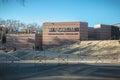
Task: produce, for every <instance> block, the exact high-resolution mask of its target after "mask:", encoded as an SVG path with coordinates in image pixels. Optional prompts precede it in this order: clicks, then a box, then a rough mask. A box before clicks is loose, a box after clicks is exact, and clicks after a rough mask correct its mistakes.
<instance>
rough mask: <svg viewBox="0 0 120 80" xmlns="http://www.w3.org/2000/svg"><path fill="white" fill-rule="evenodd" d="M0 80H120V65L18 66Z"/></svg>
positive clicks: (0, 77)
mask: <svg viewBox="0 0 120 80" xmlns="http://www.w3.org/2000/svg"><path fill="white" fill-rule="evenodd" d="M2 70H3V69H2ZM5 70H7V69H5ZM4 72H5V71H4ZM0 80H120V64H102V63H101V64H60V65H56V64H46V65H39V66H35V67H17V66H16V68H15V67H14V68H13V69H11V67H9V71H8V72H6V73H4V74H2V75H1V76H0Z"/></svg>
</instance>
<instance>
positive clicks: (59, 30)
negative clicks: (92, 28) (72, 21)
mask: <svg viewBox="0 0 120 80" xmlns="http://www.w3.org/2000/svg"><path fill="white" fill-rule="evenodd" d="M79 31H80V29H79V28H49V32H79Z"/></svg>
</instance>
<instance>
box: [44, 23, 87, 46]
mask: <svg viewBox="0 0 120 80" xmlns="http://www.w3.org/2000/svg"><path fill="white" fill-rule="evenodd" d="M42 29H43V34H42V35H43V39H42V43H43V46H44V47H46V46H47V47H53V46H57V45H63V44H69V43H71V42H73V41H75V40H88V23H87V22H55V23H54V22H53V23H44V24H43V28H42Z"/></svg>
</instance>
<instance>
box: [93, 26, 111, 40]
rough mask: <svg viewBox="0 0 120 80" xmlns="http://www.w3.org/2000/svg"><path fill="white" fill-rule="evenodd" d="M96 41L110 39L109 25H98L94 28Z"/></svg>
mask: <svg viewBox="0 0 120 80" xmlns="http://www.w3.org/2000/svg"><path fill="white" fill-rule="evenodd" d="M94 29H95V35H96V39H97V40H109V39H111V25H105V24H98V25H95V26H94Z"/></svg>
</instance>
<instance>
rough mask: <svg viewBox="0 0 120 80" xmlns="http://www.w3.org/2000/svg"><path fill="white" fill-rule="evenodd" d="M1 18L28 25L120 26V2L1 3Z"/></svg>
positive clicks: (49, 0) (30, 0)
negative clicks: (58, 23)
mask: <svg viewBox="0 0 120 80" xmlns="http://www.w3.org/2000/svg"><path fill="white" fill-rule="evenodd" d="M0 18H2V19H15V20H20V21H21V22H25V23H33V22H37V23H38V24H40V25H42V23H44V22H72V21H73V22H80V21H81V22H88V24H89V26H90V27H92V26H93V25H94V24H99V23H102V24H115V23H120V0H25V6H22V5H21V4H20V3H18V2H17V1H15V0H8V2H7V3H1V2H0Z"/></svg>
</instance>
